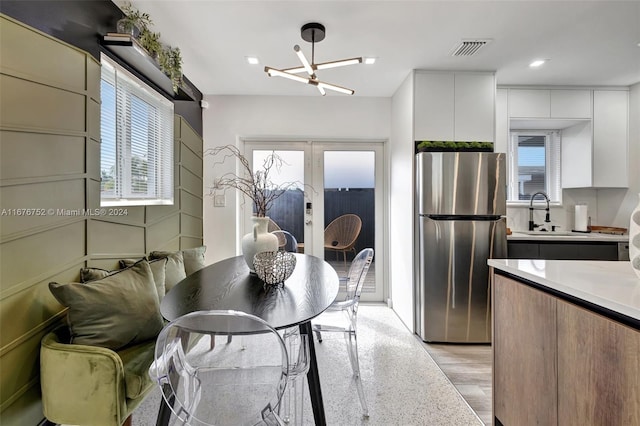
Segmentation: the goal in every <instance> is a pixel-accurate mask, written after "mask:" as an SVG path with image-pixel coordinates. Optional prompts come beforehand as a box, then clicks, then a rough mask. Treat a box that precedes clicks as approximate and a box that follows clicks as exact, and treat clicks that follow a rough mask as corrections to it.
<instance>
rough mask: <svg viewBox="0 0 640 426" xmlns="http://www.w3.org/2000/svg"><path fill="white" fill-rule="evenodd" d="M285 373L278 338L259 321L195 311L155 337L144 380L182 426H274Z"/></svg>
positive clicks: (238, 314) (284, 358)
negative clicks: (158, 390)
mask: <svg viewBox="0 0 640 426" xmlns="http://www.w3.org/2000/svg"><path fill="white" fill-rule="evenodd" d="M229 335H232V336H234V338H233V340H231V341H229V340H228V338H227V336H229ZM216 338H217V339H219V340H220V341H218V342H217V343H216V344H215V345H213V349H211V345H210V344H209V339H216ZM288 369H289V364H288V355H287V350H286V347H285V344H284V342H283V340H282V338H281V336H280V335H279V334H278V332H277V331H276V330H274V329H273V328H272V327H271V326H269V324H267V323H266V322H265V321H263V320H262V319H260V318H258V317H255V316H253V315H249V314H246V313H243V312H237V311H199V312H193V313H190V314H187V315H185V316H182V317H180V318H178V319H176V320H174V321H172V322H170V323H169V324H167V325H166V326H165V327H164V329H163V330H162V331H161V332H160V335H159V336H158V339H157V341H156V350H155V361H154V363H153V365H152V366H151V368H150V370H149V374H150V375H151V377H152V379H153V380H154V381H155V382H156V383H157V384H158V385H159V386H160V388H161V389H162V395H163V398H164V400H165V401H166V403H167V404H168V405H169V407H170V408H171V410H172V411H173V413H174V414H175V415H176V416H177V417H178V418H179V419H180V420H181V421H182V422H183V424H189V425H197V426H200V425H202V426H208V425H234V426H235V425H256V424H262V425H279V424H282V420H281V419H280V418H279V416H278V414H277V411H278V410H279V404H280V402H281V399H282V396H283V394H284V391H285V388H286V383H287V376H288Z"/></svg>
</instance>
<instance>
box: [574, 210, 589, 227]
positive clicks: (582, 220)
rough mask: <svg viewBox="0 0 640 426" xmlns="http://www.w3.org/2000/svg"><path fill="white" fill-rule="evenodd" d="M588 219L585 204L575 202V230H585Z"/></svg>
mask: <svg viewBox="0 0 640 426" xmlns="http://www.w3.org/2000/svg"><path fill="white" fill-rule="evenodd" d="M588 220H589V212H588V211H587V205H586V204H576V214H575V225H574V228H573V229H575V230H576V231H587V221H588Z"/></svg>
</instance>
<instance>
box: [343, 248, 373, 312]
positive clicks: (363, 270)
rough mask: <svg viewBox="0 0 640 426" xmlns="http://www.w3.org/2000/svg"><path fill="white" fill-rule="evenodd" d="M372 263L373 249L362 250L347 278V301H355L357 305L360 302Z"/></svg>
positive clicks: (352, 263)
mask: <svg viewBox="0 0 640 426" xmlns="http://www.w3.org/2000/svg"><path fill="white" fill-rule="evenodd" d="M372 261H373V249H372V248H366V249H362V250H361V251H360V252H359V253H358V254H357V255H356V257H355V258H354V259H353V261H352V262H351V266H350V267H349V272H348V274H347V277H346V278H347V279H346V281H347V282H346V285H347V288H346V291H347V296H346V298H345V300H353V301H354V302H356V303H357V302H358V301H359V300H360V294H361V293H362V287H363V286H364V281H365V278H366V276H367V272H368V271H369V267H370V266H371V262H372Z"/></svg>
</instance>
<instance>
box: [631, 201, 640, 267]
mask: <svg viewBox="0 0 640 426" xmlns="http://www.w3.org/2000/svg"><path fill="white" fill-rule="evenodd" d="M638 197H640V194H638ZM629 260H631V267H632V268H633V270H634V271H635V273H636V275H637V276H638V278H640V202H638V205H637V206H636V208H635V209H633V211H632V212H631V221H630V223H629Z"/></svg>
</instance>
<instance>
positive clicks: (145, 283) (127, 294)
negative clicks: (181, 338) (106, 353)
mask: <svg viewBox="0 0 640 426" xmlns="http://www.w3.org/2000/svg"><path fill="white" fill-rule="evenodd" d="M49 289H50V290H51V293H53V295H54V297H55V298H56V299H57V300H58V301H59V302H60V303H61V304H62V305H64V306H67V307H69V311H68V312H67V320H68V322H69V328H70V331H71V343H76V344H79V345H91V346H101V347H105V348H109V349H112V350H119V349H121V348H124V347H126V346H129V345H132V344H136V343H139V342H143V341H145V340H149V339H152V338H155V337H157V335H158V333H159V332H160V330H161V329H162V327H163V319H162V315H161V314H160V304H159V302H158V292H157V291H156V287H155V284H154V282H153V275H152V273H151V267H150V266H149V263H148V262H147V261H144V260H143V261H140V262H138V263H136V264H135V265H133V266H131V267H130V268H127V269H123V270H121V271H120V272H117V273H114V274H112V275H109V276H107V277H105V278H103V279H100V280H97V281H91V282H89V283H86V284H82V283H69V284H58V283H55V282H51V283H49Z"/></svg>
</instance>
